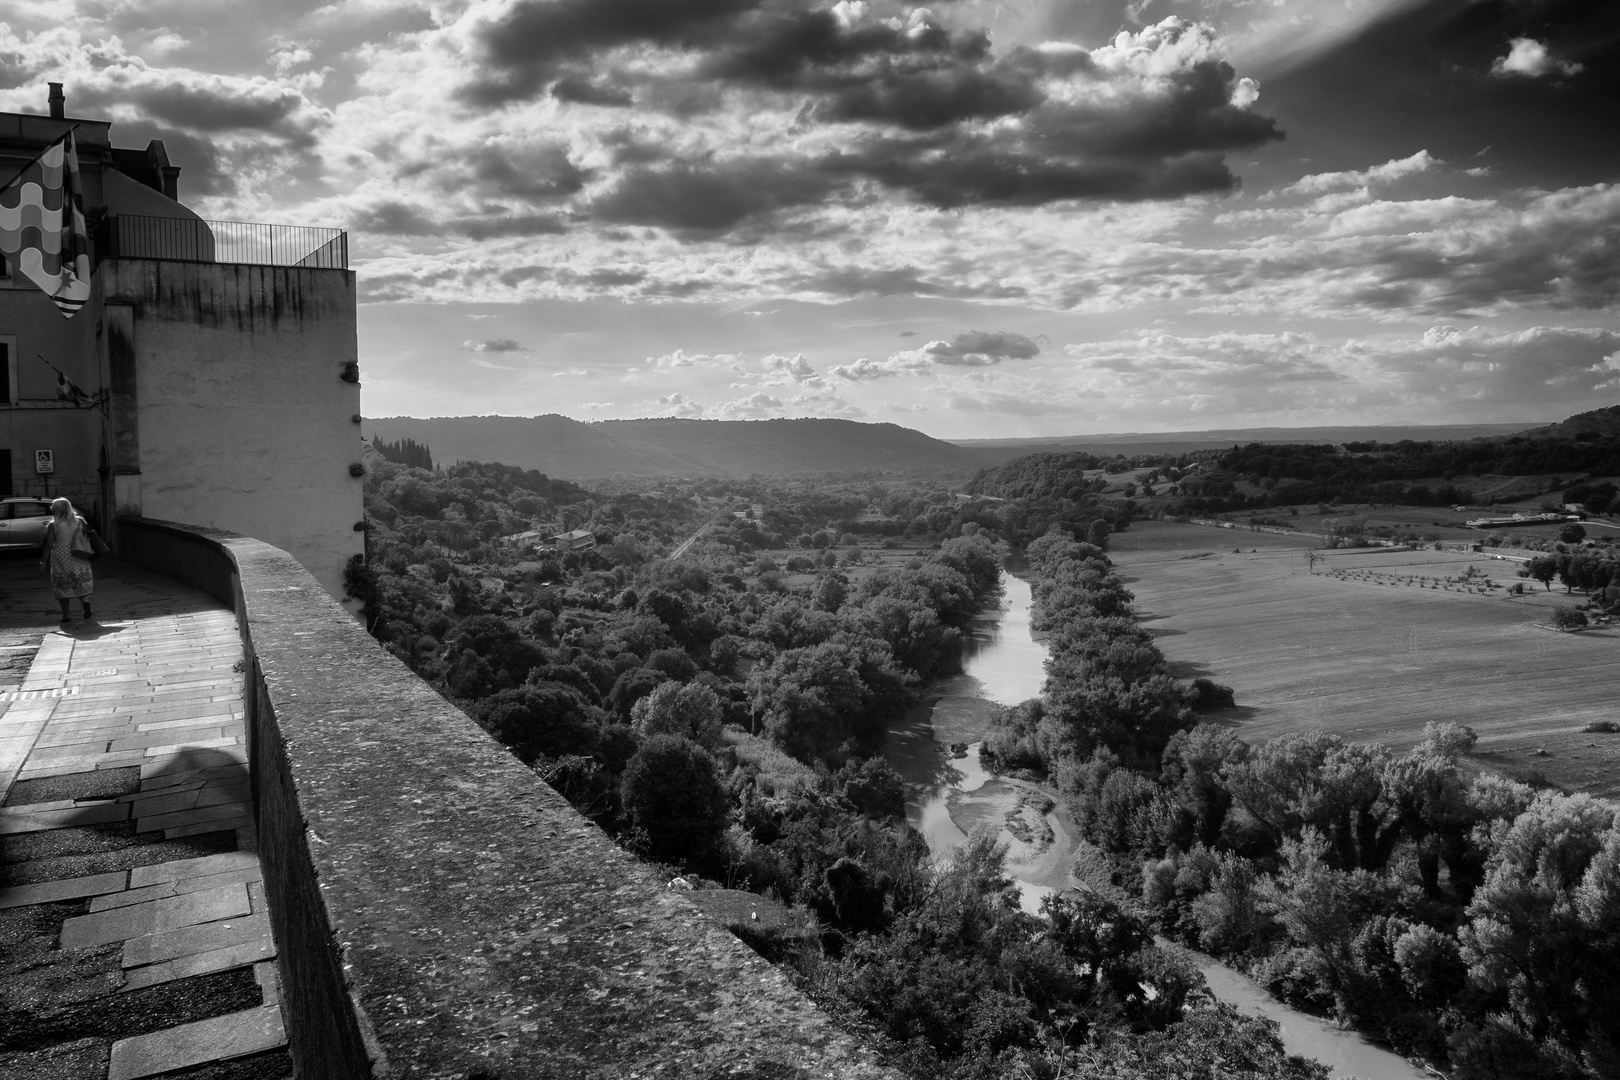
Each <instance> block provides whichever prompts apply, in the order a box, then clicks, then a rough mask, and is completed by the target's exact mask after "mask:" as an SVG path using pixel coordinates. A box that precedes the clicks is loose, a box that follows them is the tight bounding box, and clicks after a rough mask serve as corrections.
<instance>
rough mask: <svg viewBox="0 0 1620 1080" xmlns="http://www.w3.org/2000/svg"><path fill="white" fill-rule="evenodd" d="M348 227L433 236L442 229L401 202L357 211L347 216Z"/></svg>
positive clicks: (399, 234)
mask: <svg viewBox="0 0 1620 1080" xmlns="http://www.w3.org/2000/svg"><path fill="white" fill-rule="evenodd" d="M349 228H351V229H353V230H354V231H355V232H366V233H380V234H382V235H385V236H435V235H438V234H439V233H441V232H443V231H444V227H443V226H442V225H441V224H439V223H438V222H436V221H434V220H433V219H432V218H430V217H428V216H427V215H426V214H424V213H422V211H420V210H418V209H417V208H416V207H414V206H407V205H405V204H404V203H401V202H381V203H377V204H376V205H375V206H369V207H366V208H365V209H363V210H360V211H357V212H356V213H355V214H353V215H352V216H351V217H350V218H349Z"/></svg>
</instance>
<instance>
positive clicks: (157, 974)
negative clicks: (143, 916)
mask: <svg viewBox="0 0 1620 1080" xmlns="http://www.w3.org/2000/svg"><path fill="white" fill-rule="evenodd" d="M275 955H276V947H275V945H273V944H272V943H271V941H270V937H269V935H267V934H261V935H258V936H256V937H251V938H248V939H247V940H246V941H243V942H240V943H238V944H236V945H227V946H226V947H225V948H223V949H211V950H209V951H208V952H200V953H191V954H189V955H187V956H181V957H177V958H175V959H173V960H164V961H162V962H160V963H156V964H147V965H146V966H145V967H138V968H130V969H129V970H128V971H126V972H125V979H126V981H125V983H124V985H123V986H122V987H121V988H120V989H121V990H122V992H124V993H128V992H129V991H131V990H141V989H144V988H145V987H148V986H156V985H158V984H159V983H166V982H173V981H174V980H175V979H189V978H191V977H192V976H193V975H209V974H212V973H213V972H216V971H229V970H230V969H231V968H239V967H246V966H247V965H248V964H253V965H254V967H255V969H257V968H258V967H259V966H260V964H261V963H262V962H264V961H268V960H271V959H273V958H274V957H275ZM268 966H270V967H272V968H273V967H274V966H275V965H274V964H270V965H268ZM261 983H262V980H261Z"/></svg>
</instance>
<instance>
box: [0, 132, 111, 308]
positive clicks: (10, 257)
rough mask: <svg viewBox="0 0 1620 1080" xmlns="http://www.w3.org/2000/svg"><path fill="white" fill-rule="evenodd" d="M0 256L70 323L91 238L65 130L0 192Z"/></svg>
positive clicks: (86, 291) (81, 296) (85, 287)
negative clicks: (41, 290)
mask: <svg viewBox="0 0 1620 1080" xmlns="http://www.w3.org/2000/svg"><path fill="white" fill-rule="evenodd" d="M0 255H4V256H5V258H6V261H7V262H9V263H11V265H13V266H15V267H16V268H17V269H18V270H21V271H22V272H23V274H24V275H25V276H26V277H27V278H28V280H30V281H32V282H33V283H34V284H35V285H38V286H39V287H40V288H41V289H43V290H45V293H46V295H48V296H49V297H50V298H51V299H52V300H55V301H56V306H57V308H58V309H59V310H60V311H61V312H62V317H63V318H67V319H71V318H73V316H74V314H75V313H77V312H78V310H79V309H80V308H82V307H84V302H85V301H86V300H88V299H90V236H89V232H88V230H86V229H85V226H84V210H83V204H82V202H81V200H80V198H79V153H78V147H77V145H76V144H75V141H74V138H73V132H72V131H69V132H68V133H67V134H66V135H63V136H62V137H61V138H60V139H58V140H56V141H55V142H53V143H52V144H51V145H50V146H48V147H46V148H45V152H44V153H43V154H41V155H39V157H37V158H35V159H34V160H33V161H32V162H30V163H29V164H28V165H26V166H24V167H23V170H22V172H20V173H18V174H17V175H16V176H15V177H13V178H12V180H11V182H10V183H9V184H7V185H6V186H5V187H4V188H0Z"/></svg>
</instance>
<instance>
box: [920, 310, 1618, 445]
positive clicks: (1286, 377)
mask: <svg viewBox="0 0 1620 1080" xmlns="http://www.w3.org/2000/svg"><path fill="white" fill-rule="evenodd" d="M1064 352H1065V353H1066V354H1067V355H1068V356H1069V357H1070V359H1071V361H1072V363H1073V366H1072V367H1071V368H1070V369H1069V370H1068V371H1067V373H1066V374H1064V375H1063V376H1062V377H1061V378H1059V379H1056V380H1054V381H1052V382H1051V383H1049V384H1047V385H1045V386H1044V387H1038V386H1036V385H1034V384H1028V385H1025V384H1009V383H1007V382H1005V381H994V380H987V379H986V378H985V377H986V376H1001V375H1004V373H1002V372H983V373H980V372H975V373H972V374H973V375H974V376H976V377H977V381H961V380H958V381H954V382H951V383H949V384H948V385H947V386H945V387H944V391H945V392H947V393H948V394H949V395H950V400H951V401H952V407H953V408H959V409H960V408H970V409H979V410H981V411H1005V412H1014V413H1016V412H1020V411H1023V410H1024V407H1023V406H1020V405H1018V404H1017V403H1016V402H1014V401H1009V400H1007V398H1008V396H1009V394H1010V395H1011V396H1013V397H1016V396H1017V394H1019V393H1024V394H1030V395H1031V396H1032V397H1034V398H1036V399H1038V400H1036V401H1035V402H1034V403H1033V404H1032V405H1031V406H1030V407H1032V408H1036V409H1039V410H1045V409H1047V408H1048V406H1051V405H1053V404H1057V405H1062V404H1063V403H1065V402H1069V403H1073V407H1075V408H1081V409H1088V410H1092V411H1095V412H1096V413H1098V414H1100V415H1106V416H1109V417H1110V418H1111V419H1114V420H1116V421H1117V422H1129V421H1131V420H1132V419H1133V418H1138V417H1139V418H1144V419H1145V418H1150V417H1153V416H1163V415H1165V414H1167V413H1168V414H1182V415H1197V416H1200V417H1206V418H1213V417H1227V418H1249V419H1254V418H1261V417H1291V418H1298V417H1302V416H1304V417H1310V416H1323V417H1327V416H1343V415H1357V414H1360V415H1366V414H1369V413H1376V412H1377V411H1380V410H1382V411H1383V412H1384V413H1386V414H1390V413H1394V414H1397V415H1406V414H1409V413H1410V410H1412V409H1419V410H1423V409H1432V410H1442V409H1444V410H1446V411H1447V412H1448V414H1450V415H1459V414H1465V415H1475V416H1481V417H1490V416H1496V417H1505V418H1511V417H1512V416H1525V415H1535V414H1542V413H1546V412H1552V411H1557V410H1558V409H1566V408H1567V409H1574V408H1578V407H1580V406H1581V403H1582V402H1589V401H1591V400H1598V399H1602V398H1604V397H1612V396H1614V395H1615V394H1616V393H1617V392H1620V332H1616V331H1613V330H1609V329H1599V328H1588V327H1560V326H1537V327H1532V328H1530V329H1526V330H1496V329H1491V328H1489V327H1484V326H1474V327H1469V328H1464V329H1458V328H1456V327H1454V326H1449V325H1442V326H1436V327H1431V328H1430V329H1428V330H1427V331H1424V332H1423V333H1421V334H1390V335H1381V336H1376V337H1364V338H1351V339H1348V340H1339V341H1332V340H1327V339H1324V338H1322V337H1320V336H1318V335H1314V334H1301V333H1255V334H1235V333H1226V334H1211V335H1205V336H1197V337H1195V336H1181V335H1174V334H1166V333H1152V334H1142V335H1139V336H1137V337H1135V338H1129V339H1121V340H1114V341H1099V342H1086V343H1078V344H1071V345H1068V346H1066V347H1065V349H1064ZM1295 422H1297V420H1296V421H1295Z"/></svg>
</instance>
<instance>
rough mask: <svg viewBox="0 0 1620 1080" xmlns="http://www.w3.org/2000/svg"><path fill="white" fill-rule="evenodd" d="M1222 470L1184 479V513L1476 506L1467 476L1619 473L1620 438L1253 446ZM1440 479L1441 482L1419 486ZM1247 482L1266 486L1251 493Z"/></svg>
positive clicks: (1229, 454) (1238, 451)
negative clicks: (1242, 486)
mask: <svg viewBox="0 0 1620 1080" xmlns="http://www.w3.org/2000/svg"><path fill="white" fill-rule="evenodd" d="M1214 464H1215V468H1214V469H1212V470H1210V471H1209V473H1208V474H1206V475H1204V476H1202V477H1199V478H1197V479H1189V480H1184V481H1183V482H1182V485H1181V490H1182V492H1183V493H1184V494H1185V495H1186V496H1187V498H1186V500H1185V502H1184V504H1183V509H1184V510H1186V511H1189V512H1194V513H1215V512H1220V511H1227V510H1244V509H1250V508H1257V507H1264V506H1290V505H1298V504H1300V503H1312V502H1331V501H1332V500H1334V499H1339V500H1341V501H1344V502H1381V503H1400V504H1404V505H1408V506H1439V505H1446V504H1451V503H1468V502H1472V501H1474V498H1475V494H1474V491H1473V489H1472V488H1471V487H1470V486H1469V484H1468V482H1467V480H1466V479H1465V478H1466V477H1471V476H1472V477H1478V476H1483V475H1498V476H1533V475H1546V474H1549V473H1553V474H1556V473H1569V474H1572V475H1578V474H1582V473H1586V474H1592V475H1599V476H1602V475H1608V474H1611V473H1616V472H1620V437H1616V436H1614V435H1607V434H1598V433H1596V432H1584V433H1582V434H1579V435H1576V436H1575V437H1573V438H1552V439H1530V438H1525V437H1523V436H1518V435H1515V436H1513V437H1511V438H1508V439H1505V440H1503V439H1470V440H1467V441H1461V442H1422V443H1420V442H1412V441H1411V440H1409V439H1408V440H1402V441H1401V442H1397V443H1380V442H1352V443H1345V444H1344V446H1343V447H1336V446H1326V445H1303V444H1281V445H1279V444H1266V443H1250V444H1249V445H1247V446H1234V447H1233V448H1232V449H1231V450H1228V451H1226V452H1225V453H1224V454H1222V455H1220V457H1219V458H1217V459H1216V461H1215V463H1214ZM1434 477H1441V478H1443V479H1444V480H1445V481H1446V482H1445V483H1442V484H1434V485H1430V484H1417V483H1413V481H1416V480H1422V479H1432V478H1434ZM1240 481H1247V482H1248V483H1250V484H1252V485H1257V486H1260V487H1263V488H1265V490H1264V491H1261V492H1256V493H1251V494H1245V493H1242V492H1240V491H1238V489H1237V485H1238V483H1239V482H1240Z"/></svg>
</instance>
